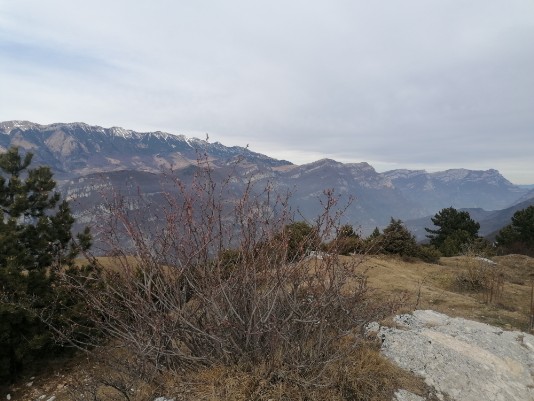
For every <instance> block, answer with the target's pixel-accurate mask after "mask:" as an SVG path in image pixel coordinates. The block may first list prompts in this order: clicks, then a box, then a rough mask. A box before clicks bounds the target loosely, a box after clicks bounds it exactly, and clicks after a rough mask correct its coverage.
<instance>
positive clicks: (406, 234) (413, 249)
mask: <svg viewBox="0 0 534 401" xmlns="http://www.w3.org/2000/svg"><path fill="white" fill-rule="evenodd" d="M417 250H418V246H417V242H416V240H415V236H414V235H413V234H412V233H411V232H410V231H409V230H408V229H407V228H406V227H405V226H404V224H403V222H402V220H395V219H394V218H393V217H392V218H391V221H390V223H389V225H388V226H387V227H386V228H384V232H383V234H382V251H383V252H384V253H388V254H398V255H401V256H416V255H417Z"/></svg>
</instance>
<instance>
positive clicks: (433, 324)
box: [371, 310, 534, 401]
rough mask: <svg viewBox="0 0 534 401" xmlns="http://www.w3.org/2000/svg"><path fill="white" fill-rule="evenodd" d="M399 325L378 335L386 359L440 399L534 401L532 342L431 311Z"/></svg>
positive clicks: (530, 338) (517, 334)
mask: <svg viewBox="0 0 534 401" xmlns="http://www.w3.org/2000/svg"><path fill="white" fill-rule="evenodd" d="M395 322H396V323H397V325H398V327H396V328H392V327H380V328H379V329H378V333H377V335H378V336H379V338H380V339H381V340H382V352H383V354H384V355H385V356H386V357H388V358H389V359H390V360H392V361H393V362H395V363H396V364H397V365H399V366H400V367H402V368H404V369H407V370H410V371H411V372H413V373H415V374H416V375H419V376H422V377H423V378H424V379H425V382H426V383H427V384H428V385H429V386H431V387H434V388H435V390H436V392H437V394H438V398H440V399H450V400H454V401H481V400H484V401H510V400H514V401H529V400H530V401H532V400H534V380H533V375H534V336H532V335H530V334H526V333H523V332H519V331H504V330H502V329H500V328H497V327H494V326H490V325H488V324H484V323H479V322H474V321H470V320H466V319H461V318H451V317H448V316H447V315H444V314H441V313H437V312H434V311H430V310H418V311H415V312H413V314H406V315H400V316H397V317H396V318H395ZM371 328H372V329H373V330H374V331H376V326H374V328H373V327H372V326H371ZM403 399H408V398H403Z"/></svg>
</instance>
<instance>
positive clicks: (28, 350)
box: [0, 147, 90, 383]
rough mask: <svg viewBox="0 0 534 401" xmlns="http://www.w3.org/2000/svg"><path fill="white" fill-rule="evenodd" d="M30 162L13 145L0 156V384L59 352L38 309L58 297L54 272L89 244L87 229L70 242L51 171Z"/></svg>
mask: <svg viewBox="0 0 534 401" xmlns="http://www.w3.org/2000/svg"><path fill="white" fill-rule="evenodd" d="M31 161H32V154H31V153H26V155H24V156H22V155H21V154H20V153H19V150H18V148H16V147H14V148H10V149H9V150H8V151H7V152H6V153H3V154H0V209H1V213H2V219H0V383H1V382H6V381H12V380H14V379H15V378H16V377H17V376H18V375H19V374H20V373H21V372H22V371H23V369H24V368H26V367H28V366H30V365H31V366H35V365H36V364H37V363H38V362H39V361H41V360H43V359H44V358H48V357H49V356H50V355H51V354H54V353H56V352H57V351H58V348H57V347H58V346H57V344H56V343H55V342H54V341H53V337H52V335H51V332H50V331H49V330H48V326H47V325H45V324H44V323H43V322H42V321H41V319H40V313H41V312H43V311H45V310H47V308H50V306H51V305H52V304H54V302H55V300H56V298H57V295H58V292H57V287H58V285H57V273H58V272H59V271H60V269H64V268H67V267H69V266H72V265H73V262H74V258H75V257H76V255H77V254H78V252H79V251H80V250H81V249H82V248H85V249H86V248H88V247H89V246H90V235H89V231H88V230H87V229H86V230H85V231H84V233H83V234H81V235H79V236H78V241H73V237H72V234H71V229H72V225H73V223H74V218H73V217H72V215H71V212H70V209H69V206H68V203H67V202H66V201H64V200H63V201H61V199H60V195H59V193H57V192H55V191H54V189H55V187H56V183H55V181H54V180H53V177H52V172H51V171H50V169H49V168H48V167H37V168H29V166H30V164H31Z"/></svg>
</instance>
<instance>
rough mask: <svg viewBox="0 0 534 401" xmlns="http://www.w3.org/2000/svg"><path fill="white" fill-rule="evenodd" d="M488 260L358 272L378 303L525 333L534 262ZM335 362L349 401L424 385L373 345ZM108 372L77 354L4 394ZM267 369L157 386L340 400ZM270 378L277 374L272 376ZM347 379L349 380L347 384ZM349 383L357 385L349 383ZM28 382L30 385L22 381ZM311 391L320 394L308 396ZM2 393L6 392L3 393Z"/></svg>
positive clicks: (231, 395) (76, 384)
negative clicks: (480, 280)
mask: <svg viewBox="0 0 534 401" xmlns="http://www.w3.org/2000/svg"><path fill="white" fill-rule="evenodd" d="M492 260H493V261H494V262H495V263H496V264H495V265H493V264H488V263H487V262H485V261H483V260H480V259H476V258H474V257H465V256H459V257H452V258H442V259H441V260H440V263H439V264H428V263H423V262H421V261H403V260H402V259H400V258H398V257H386V256H373V257H368V258H365V259H364V260H363V262H362V264H361V269H362V272H365V274H366V275H367V276H368V285H369V287H370V288H372V293H371V296H372V297H374V298H376V299H377V300H381V299H384V298H391V297H397V298H404V299H406V300H407V302H406V306H405V310H406V311H410V310H413V309H433V310H436V311H438V312H443V313H446V314H447V315H450V316H455V317H464V318H468V319H473V320H477V321H481V322H485V323H489V324H493V325H497V326H500V327H503V328H505V329H508V330H513V329H520V330H525V331H526V330H527V329H528V324H529V317H530V314H531V309H530V303H531V298H530V297H531V285H532V280H533V279H534V259H533V258H529V257H526V256H521V255H508V256H500V257H493V258H492ZM105 262H109V261H105ZM481 272H482V273H484V274H488V272H489V273H490V274H491V275H493V276H492V277H497V278H498V282H497V284H498V285H496V287H498V288H496V289H495V291H493V292H492V293H491V294H490V293H489V292H488V291H487V290H484V289H481V288H478V289H477V290H476V291H475V290H473V289H469V288H466V286H465V285H464V284H465V283H464V282H463V281H462V280H460V279H459V277H464V278H465V277H466V276H468V275H469V274H471V276H473V275H475V276H476V275H477V274H482V273H481ZM490 295H491V296H490ZM489 298H492V299H491V302H488V301H489ZM97 359H98V358H97ZM340 364H341V365H340V366H341V367H339V369H336V370H335V372H333V375H338V376H339V377H336V380H337V383H339V386H344V385H345V384H347V386H348V387H347V388H349V387H350V386H353V387H354V386H356V388H361V390H359V391H360V396H359V397H360V398H356V396H352V397H353V398H350V397H351V395H350V394H348V395H347V396H348V397H349V398H345V399H360V400H382V399H384V398H383V397H384V394H385V393H384V391H385V389H386V387H387V386H403V387H404V388H407V389H410V390H412V391H414V392H416V393H419V394H423V393H424V392H425V387H424V385H423V383H422V382H421V381H420V380H419V379H417V378H414V377H413V376H410V375H409V374H407V373H406V372H402V371H401V370H400V369H398V368H396V367H395V366H392V365H391V364H390V363H388V362H387V361H385V360H384V359H383V358H381V356H380V355H379V353H378V352H377V347H376V346H374V345H373V344H368V345H367V346H366V347H364V348H361V347H360V348H358V349H356V348H355V351H354V353H353V354H352V355H351V356H350V360H345V361H340ZM109 371H116V370H113V368H111V367H110V366H105V365H102V363H99V362H96V361H95V360H91V359H88V358H87V357H86V356H80V357H79V358H78V359H76V360H71V361H67V362H65V363H58V364H56V365H52V366H51V370H50V372H49V373H48V374H45V375H42V376H39V377H36V378H33V379H30V378H27V379H25V380H23V381H21V382H20V383H19V384H17V385H16V386H14V387H13V388H11V389H9V393H10V394H11V399H12V400H14V401H15V400H35V399H38V398H39V397H41V396H42V395H44V396H45V397H43V398H42V400H44V401H46V400H48V399H49V398H50V397H51V396H52V395H54V396H56V398H55V401H67V400H77V399H80V400H81V398H75V397H74V395H73V389H76V393H77V394H78V396H79V395H81V394H82V391H81V390H82V389H85V390H87V394H88V395H89V394H90V393H91V386H93V385H94V384H93V383H92V381H91V380H90V378H91V377H95V376H98V375H100V376H103V377H104V378H108V379H110V382H111V384H113V381H112V380H111V379H113V377H112V376H111V375H110V374H109ZM270 374H271V373H267V372H265V371H262V367H261V366H258V367H252V368H251V367H248V368H247V369H244V370H240V369H229V368H224V367H212V368H210V369H206V370H204V371H201V372H196V373H195V374H186V373H184V375H183V377H180V378H179V379H176V378H175V377H174V378H173V377H167V378H164V381H165V382H162V383H161V388H167V389H169V388H173V389H174V391H175V392H173V394H172V395H173V396H175V395H176V394H178V396H176V401H178V400H181V399H184V400H185V399H187V400H194V401H198V400H211V401H223V400H228V401H230V400H232V401H233V400H273V401H274V400H304V399H332V400H335V399H340V398H332V397H333V395H332V394H329V393H328V390H327V389H321V388H316V389H315V390H313V391H315V392H316V393H317V394H308V395H307V394H304V393H302V392H299V391H298V390H297V389H298V386H296V387H295V386H288V385H287V383H289V382H290V380H285V381H279V380H274V379H273V380H266V377H269V375H270ZM119 376H120V375H119ZM270 377H271V378H273V377H275V376H272V374H271V376H270ZM116 379H117V380H118V379H120V377H116ZM351 380H352V381H353V382H352V383H349V382H350V381H351ZM355 380H356V381H357V380H360V382H357V383H355V382H354V381H355ZM30 382H31V383H32V384H31V386H29V385H28V384H29V383H30ZM119 382H120V380H119ZM123 382H126V383H127V384H128V385H129V386H131V388H134V391H133V392H131V393H129V397H130V400H132V401H140V400H153V399H154V397H155V395H158V394H159V393H158V391H161V390H160V389H158V388H157V387H150V388H149V387H143V386H142V385H140V384H139V383H135V381H132V382H131V383H128V380H123ZM344 383H345V384H344ZM349 384H350V386H349ZM358 386H361V387H358ZM347 391H348V390H347ZM0 392H1V391H0ZM6 394H7V393H6ZM166 394H169V393H166ZM98 395H99V397H100V398H97V399H99V400H106V401H108V400H117V401H118V400H126V399H127V398H125V397H124V396H121V395H120V391H117V390H116V389H113V386H112V385H111V386H101V387H100V388H99V390H98ZM159 395H163V394H159ZM317 395H319V396H320V398H314V397H316V396H317ZM0 396H2V397H5V394H0ZM381 397H382V398H381ZM84 399H95V398H94V397H93V398H87V397H86V398H84ZM340 400H341V399H340Z"/></svg>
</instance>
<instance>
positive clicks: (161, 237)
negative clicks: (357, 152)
mask: <svg viewBox="0 0 534 401" xmlns="http://www.w3.org/2000/svg"><path fill="white" fill-rule="evenodd" d="M214 171H215V170H214V169H213V168H212V167H211V166H210V165H209V163H208V162H207V161H206V160H203V161H202V162H201V163H200V164H199V166H198V168H197V169H196V171H195V173H194V174H193V175H192V176H191V179H190V181H189V182H184V181H181V180H179V179H177V178H176V177H174V176H172V175H169V176H168V177H167V181H166V183H165V185H169V184H172V185H173V186H174V188H175V189H177V191H174V192H171V191H164V197H163V199H165V203H164V204H159V205H157V209H152V210H157V212H154V215H153V217H154V218H158V219H162V221H163V222H164V224H160V225H159V226H156V225H153V226H152V227H151V226H150V224H147V216H146V215H144V216H139V215H136V211H135V208H132V207H131V198H130V199H128V198H126V197H124V196H123V195H121V194H113V196H111V197H110V198H109V202H108V203H107V207H106V208H105V212H106V216H107V218H106V220H105V221H104V224H103V230H102V231H101V235H104V236H105V242H106V243H107V244H108V246H109V249H108V251H109V255H112V256H111V257H110V258H92V260H93V263H95V264H96V265H98V266H99V269H98V270H99V271H100V274H99V275H94V276H92V278H91V279H89V280H88V278H87V277H86V276H83V277H78V276H76V275H74V274H71V275H69V276H68V277H66V279H67V280H68V282H69V284H70V286H71V288H72V289H73V290H74V291H76V292H77V293H80V294H82V295H83V297H84V299H85V300H86V302H87V313H88V314H89V317H90V320H91V324H92V326H93V327H96V329H97V330H98V331H99V332H100V334H101V338H105V339H106V340H107V342H108V344H112V345H113V346H116V347H120V348H123V349H127V350H128V352H129V353H131V354H132V355H133V356H134V358H132V359H131V360H130V361H129V364H130V365H131V366H132V369H135V370H136V372H138V373H139V375H142V376H143V377H145V378H146V379H147V380H151V378H154V377H156V376H157V375H158V374H159V373H161V372H165V371H167V372H168V371H172V372H184V371H188V370H190V369H195V368H199V367H201V366H212V365H215V364H222V365H232V364H239V365H240V366H247V365H248V366H253V365H256V364H260V363H261V364H262V365H263V366H266V369H267V371H268V372H277V373H276V374H278V375H280V377H286V376H287V377H289V376H291V377H300V379H299V380H301V381H302V383H301V384H302V386H310V385H314V383H322V385H324V379H325V372H328V369H329V366H331V365H332V363H333V362H335V361H338V360H340V358H341V357H342V353H345V352H346V349H347V347H338V344H339V341H340V339H341V338H343V337H344V336H346V335H348V334H349V333H352V332H354V330H356V332H358V328H359V327H363V325H364V324H366V323H367V322H369V321H371V320H375V319H380V318H381V317H383V316H384V315H386V314H389V313H391V311H392V309H393V308H394V307H395V306H396V305H393V304H389V303H387V302H385V301H384V302H382V303H381V304H379V305H377V304H373V303H371V302H369V300H368V298H367V297H366V294H367V286H366V280H365V277H364V276H362V275H361V274H360V273H361V272H359V264H360V262H361V259H358V258H352V259H346V260H345V261H342V260H341V259H340V258H339V257H338V256H337V253H335V252H332V253H324V254H321V257H320V258H318V257H310V256H307V255H308V254H309V251H311V250H316V249H317V247H318V245H319V244H320V243H321V242H324V240H326V239H331V233H332V232H335V228H336V227H338V225H339V219H340V210H341V211H342V209H339V207H338V205H337V202H338V200H337V199H336V197H335V196H334V192H333V191H325V192H324V196H323V198H322V199H321V202H322V205H323V213H322V214H321V215H320V216H318V217H317V219H316V220H315V221H314V222H312V223H309V224H310V226H311V227H312V228H313V229H312V230H309V231H304V232H306V234H305V235H299V236H298V237H297V238H295V236H294V235H295V230H291V229H287V227H291V225H292V224H293V223H294V215H293V213H292V211H291V210H290V208H289V207H288V196H289V195H288V194H279V193H277V192H276V191H275V189H274V188H273V187H272V186H271V185H270V184H269V183H267V184H266V185H264V186H262V188H261V189H258V188H256V187H255V186H254V185H253V181H254V177H250V178H248V179H247V180H241V179H240V178H239V177H240V176H239V175H238V174H235V171H231V172H230V173H228V175H227V176H226V177H222V178H221V177H214ZM171 193H174V194H176V195H171ZM145 201H146V200H145V199H143V197H142V195H141V194H139V197H138V198H136V200H135V202H137V204H139V203H141V202H145ZM148 221H150V219H148ZM160 223H161V221H160ZM302 232H303V231H302V230H300V231H299V233H300V234H302ZM124 244H127V245H124ZM296 250H297V251H296ZM315 254H316V255H317V253H315ZM86 340H87V342H88V343H95V342H94V341H92V339H91V338H87V339H86ZM288 372H291V375H289V373H288ZM319 378H322V379H321V380H319Z"/></svg>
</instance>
